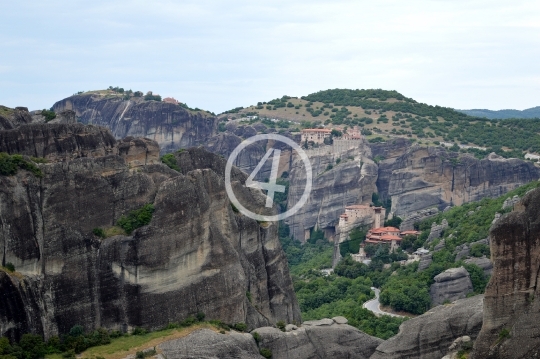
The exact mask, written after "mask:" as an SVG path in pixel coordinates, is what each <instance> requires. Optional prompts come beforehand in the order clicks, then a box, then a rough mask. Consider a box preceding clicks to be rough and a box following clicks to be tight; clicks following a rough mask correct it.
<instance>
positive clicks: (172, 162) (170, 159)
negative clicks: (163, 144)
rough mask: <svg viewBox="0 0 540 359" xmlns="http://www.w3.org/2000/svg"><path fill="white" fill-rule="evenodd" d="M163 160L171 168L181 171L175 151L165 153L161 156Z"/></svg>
mask: <svg viewBox="0 0 540 359" xmlns="http://www.w3.org/2000/svg"><path fill="white" fill-rule="evenodd" d="M161 162H163V163H164V164H166V165H167V166H168V167H169V168H171V169H173V170H175V171H178V172H180V167H179V166H178V163H177V161H176V157H175V156H174V153H167V154H166V155H163V156H162V157H161Z"/></svg>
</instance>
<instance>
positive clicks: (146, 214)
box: [116, 203, 154, 234]
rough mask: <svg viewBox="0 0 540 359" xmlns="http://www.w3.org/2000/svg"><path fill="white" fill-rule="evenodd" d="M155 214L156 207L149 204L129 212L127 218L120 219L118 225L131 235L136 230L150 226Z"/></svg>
mask: <svg viewBox="0 0 540 359" xmlns="http://www.w3.org/2000/svg"><path fill="white" fill-rule="evenodd" d="M153 213H154V205H153V204H151V203H148V204H145V205H144V206H142V207H141V208H139V209H136V210H133V211H131V212H129V213H128V214H127V215H126V216H122V217H120V219H118V221H117V222H116V224H117V225H118V226H119V227H121V228H122V229H123V230H124V231H126V233H127V234H131V232H133V231H134V230H135V229H137V228H140V227H142V226H146V225H147V224H149V223H150V221H151V220H152V214H153Z"/></svg>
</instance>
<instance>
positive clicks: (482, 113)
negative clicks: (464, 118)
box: [456, 106, 540, 119]
mask: <svg viewBox="0 0 540 359" xmlns="http://www.w3.org/2000/svg"><path fill="white" fill-rule="evenodd" d="M456 111H459V112H462V113H464V114H467V115H469V116H475V117H486V118H489V119H505V118H540V106H536V107H532V108H528V109H526V110H523V111H520V110H498V111H493V110H485V109H472V110H456Z"/></svg>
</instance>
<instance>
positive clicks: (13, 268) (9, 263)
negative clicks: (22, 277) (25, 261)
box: [5, 262, 15, 272]
mask: <svg viewBox="0 0 540 359" xmlns="http://www.w3.org/2000/svg"><path fill="white" fill-rule="evenodd" d="M5 268H6V269H7V270H8V271H10V272H15V266H14V265H13V263H11V262H7V263H6V267H5Z"/></svg>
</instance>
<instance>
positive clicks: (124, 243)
mask: <svg viewBox="0 0 540 359" xmlns="http://www.w3.org/2000/svg"><path fill="white" fill-rule="evenodd" d="M34 126H47V127H50V128H52V129H55V128H57V127H58V126H74V125H65V124H58V125H29V126H21V127H20V128H19V133H18V134H16V135H12V136H13V137H14V138H19V137H20V136H24V135H25V134H26V133H28V131H30V130H32V129H33V128H34ZM55 126H56V127H55ZM76 126H81V128H82V129H81V131H83V130H84V131H88V136H89V137H84V136H82V137H83V138H86V140H89V139H92V138H93V137H92V135H93V134H94V131H97V133H99V134H101V133H102V131H103V133H107V131H105V130H103V129H100V128H99V127H91V126H90V127H88V126H87V127H84V126H82V125H80V124H77V125H76ZM26 127H28V128H26ZM9 131H11V130H8V131H4V133H5V132H9ZM51 131H53V130H51ZM84 131H83V132H84ZM30 132H31V131H30ZM81 133H82V132H81ZM0 135H1V134H0ZM10 136H11V134H10ZM38 137H39V136H37V135H36V136H34V138H36V139H37V138H38ZM46 137H47V136H45V137H44V138H46ZM71 137H77V134H71ZM105 137H106V138H107V139H108V140H110V142H109V143H110V148H111V153H113V154H111V155H106V154H104V155H103V156H97V155H96V156H87V157H75V158H72V157H70V156H65V157H64V158H63V160H62V161H58V162H50V163H47V164H39V165H38V166H39V168H40V169H41V171H42V172H43V177H42V178H36V177H35V176H33V175H32V174H31V173H29V172H27V171H24V170H19V172H18V173H17V174H16V175H15V176H9V177H6V176H0V223H1V226H0V253H2V265H5V264H6V263H7V262H11V263H13V264H14V265H15V268H16V272H15V273H12V274H11V273H7V272H1V274H0V286H1V288H0V292H1V293H2V295H1V296H0V307H1V308H10V309H9V310H4V309H1V310H0V329H1V331H2V333H1V334H2V335H8V336H10V337H14V338H15V337H19V336H20V334H22V333H24V332H27V331H30V332H34V333H40V334H44V335H45V337H46V338H48V337H50V336H52V335H56V334H58V333H65V332H67V331H68V330H69V329H70V328H71V327H72V326H74V325H76V324H80V325H83V326H84V327H85V329H87V330H89V329H93V328H97V327H104V328H110V329H122V328H123V327H124V326H127V327H128V328H129V327H135V326H140V327H145V328H147V329H156V328H160V327H163V326H164V325H166V324H167V323H169V322H177V321H181V320H183V319H185V318H186V317H187V316H189V315H194V314H196V313H197V312H204V313H205V314H206V317H207V318H209V319H220V320H222V321H224V322H226V323H237V322H245V323H247V324H248V326H249V327H250V328H254V327H257V326H264V325H270V324H273V323H275V322H276V321H278V320H283V321H286V322H298V323H299V322H301V317H300V311H299V308H298V304H297V301H296V297H295V294H294V291H293V288H292V282H291V279H290V277H289V274H288V267H287V262H286V259H285V255H284V253H283V251H282V249H281V246H280V243H279V240H278V237H277V226H276V225H273V224H270V225H268V226H264V227H262V226H261V225H259V223H257V222H256V221H255V220H251V219H249V218H246V217H244V216H242V215H240V214H238V213H235V212H234V211H233V210H232V208H231V206H230V203H229V200H228V197H227V194H226V193H225V187H224V181H223V169H224V168H225V160H224V159H222V158H220V157H219V156H217V155H214V154H211V153H209V152H207V151H205V150H203V149H200V148H199V149H190V150H187V151H184V152H183V153H179V154H177V155H178V156H179V164H180V165H181V166H182V167H183V171H182V173H179V172H176V171H173V170H171V169H169V168H168V167H166V166H165V165H163V164H159V157H158V155H159V152H158V146H157V144H156V143H155V142H154V141H151V140H148V139H137V138H126V139H124V140H123V141H120V142H116V141H115V140H114V138H113V137H112V136H111V135H110V133H108V135H106V136H105ZM4 138H5V137H4V136H2V139H3V140H4ZM42 138H43V137H42ZM53 138H55V136H53ZM98 138H100V137H99V136H98ZM40 141H41V140H39V141H38V140H36V141H35V142H36V143H35V144H34V146H33V148H40V149H42V150H40V151H41V152H39V154H45V156H48V155H50V156H52V157H54V156H53V154H52V152H47V151H46V150H43V148H44V149H46V148H48V147H47V146H44V145H41V144H39V142H40ZM73 141H74V142H73ZM93 141H94V140H93ZM83 142H84V141H83ZM4 143H9V141H4ZM29 143H30V141H29ZM64 143H77V141H75V140H73V139H72V140H71V141H68V140H67V139H65V141H64ZM92 144H93V145H92ZM84 145H87V146H88V148H90V147H92V146H94V151H98V149H99V151H101V149H100V148H102V145H103V141H101V140H95V141H94V142H91V143H87V142H84ZM30 147H31V146H28V148H30ZM60 149H63V147H60ZM89 151H90V150H89ZM12 152H13V151H12ZM64 152H68V151H63V150H61V151H60V152H59V153H60V154H62V153H64ZM233 179H234V181H233V186H234V188H235V191H237V196H238V197H240V198H241V199H242V200H244V201H247V202H253V203H258V202H262V201H264V198H263V197H264V196H263V195H262V193H261V192H260V191H254V190H248V189H246V188H245V187H243V185H242V184H243V181H245V175H244V174H243V173H242V172H240V171H238V170H234V172H233ZM147 203H152V204H153V205H154V207H155V212H154V215H153V218H152V221H151V222H150V224H149V225H148V226H145V227H142V228H139V229H137V230H135V231H134V232H133V233H132V235H130V236H127V235H117V236H113V237H109V238H106V239H100V238H98V237H96V236H95V235H94V234H93V229H94V228H98V227H100V228H108V227H110V226H112V225H114V224H115V223H116V221H117V220H118V219H119V218H120V217H121V216H122V215H124V214H126V213H127V212H129V211H131V210H134V209H137V208H140V207H141V206H143V205H144V204H147ZM247 292H250V293H251V296H250V297H251V300H248V297H247V295H246V293H247ZM17 308H24V310H23V311H20V310H17ZM14 313H15V314H14Z"/></svg>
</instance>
